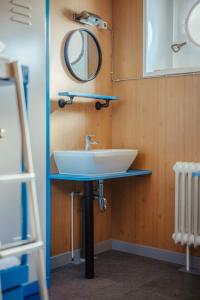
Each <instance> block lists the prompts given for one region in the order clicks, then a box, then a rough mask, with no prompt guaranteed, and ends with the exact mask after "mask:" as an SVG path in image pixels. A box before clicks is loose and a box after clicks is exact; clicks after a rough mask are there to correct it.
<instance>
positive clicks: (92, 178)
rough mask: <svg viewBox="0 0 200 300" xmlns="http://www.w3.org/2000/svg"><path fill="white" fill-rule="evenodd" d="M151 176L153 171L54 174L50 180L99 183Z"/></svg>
mask: <svg viewBox="0 0 200 300" xmlns="http://www.w3.org/2000/svg"><path fill="white" fill-rule="evenodd" d="M151 174H152V171H150V170H130V171H127V172H125V173H113V174H103V175H88V176H83V175H68V174H58V173H54V174H51V175H50V179H51V180H67V181H97V180H109V179H118V178H126V177H135V176H145V175H151Z"/></svg>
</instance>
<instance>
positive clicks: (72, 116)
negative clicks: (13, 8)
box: [50, 0, 112, 255]
mask: <svg viewBox="0 0 200 300" xmlns="http://www.w3.org/2000/svg"><path fill="white" fill-rule="evenodd" d="M83 10H88V11H91V12H93V13H95V14H97V15H100V16H101V17H102V18H103V19H105V21H107V22H108V23H109V24H110V25H111V26H112V1H111V0H102V1H98V0H84V1H80V0H67V1H66V0H61V1H56V0H52V1H51V70H50V75H51V153H53V151H55V150H67V149H68V150H76V149H84V136H85V135H86V134H92V133H94V132H95V133H96V138H97V139H98V140H99V141H100V145H98V146H95V147H96V148H111V143H112V128H111V126H112V121H111V112H112V108H111V107H110V108H108V109H102V110H101V111H96V109H95V102H91V101H88V100H85V102H84V104H83V101H79V99H75V104H73V105H72V106H66V107H65V108H64V109H60V108H59V107H58V105H57V102H56V101H55V100H57V99H58V92H60V91H79V92H90V93H101V94H108V95H110V94H111V95H112V82H111V77H110V71H111V50H112V49H111V42H112V41H111V33H110V31H104V30H99V29H96V28H94V27H91V26H86V27H85V26H84V25H81V24H78V23H75V22H73V21H72V13H73V12H77V13H79V12H81V11H83ZM82 27H84V28H87V29H89V30H91V31H92V32H93V33H94V34H95V35H96V37H97V39H98V40H99V42H100V45H101V47H102V53H103V63H102V68H101V71H100V73H99V75H98V76H97V78H96V79H95V80H93V81H91V82H88V83H80V82H77V81H76V80H74V79H73V78H72V77H71V76H70V74H69V72H68V71H67V69H66V67H65V66H64V60H63V54H62V51H63V45H64V41H65V39H66V36H67V34H68V33H69V32H70V31H71V30H75V29H78V28H82ZM95 147H94V148H95ZM51 171H52V172H55V171H57V168H56V166H55V163H54V159H53V156H52V163H51ZM72 190H74V191H79V190H82V185H81V184H79V185H77V184H76V185H75V184H73V183H66V182H65V183H64V182H61V183H58V182H57V183H53V184H52V189H51V201H52V224H51V227H52V255H55V254H59V253H63V252H66V251H68V250H69V249H70V242H69V205H70V203H69V201H70V199H69V193H70V192H71V191H72ZM108 198H109V193H108ZM109 201H111V199H110V198H109ZM58 215H60V219H58ZM80 220H81V202H80V201H79V200H76V201H75V239H76V243H75V246H76V247H80V230H81V229H80ZM110 236H111V210H110V209H108V211H107V212H106V213H104V214H103V213H100V212H99V211H98V208H97V203H95V240H96V241H101V240H105V239H108V238H110Z"/></svg>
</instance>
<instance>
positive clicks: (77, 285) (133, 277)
mask: <svg viewBox="0 0 200 300" xmlns="http://www.w3.org/2000/svg"><path fill="white" fill-rule="evenodd" d="M178 269H179V266H176V265H174V264H169V263H164V262H160V261H157V260H153V259H149V258H144V257H140V256H135V255H130V254H125V253H121V252H116V251H109V252H106V253H103V254H101V255H99V256H97V258H96V260H95V272H96V278H95V279H92V280H88V279H84V277H83V274H84V265H83V264H82V265H68V266H67V267H63V268H61V269H59V270H57V271H56V272H54V273H53V274H52V287H51V289H50V299H51V300H65V299H66V300H68V299H88V300H92V299H95V300H96V299H97V300H99V299H103V300H106V299H114V300H115V299H116V300H118V299H126V300H128V299H133V300H200V277H198V276H195V275H190V274H186V273H183V272H179V271H178Z"/></svg>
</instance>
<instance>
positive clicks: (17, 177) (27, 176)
mask: <svg viewBox="0 0 200 300" xmlns="http://www.w3.org/2000/svg"><path fill="white" fill-rule="evenodd" d="M34 178H35V174H34V173H24V174H11V175H0V182H1V181H20V182H27V181H30V180H32V179H34Z"/></svg>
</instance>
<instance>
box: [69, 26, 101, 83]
mask: <svg viewBox="0 0 200 300" xmlns="http://www.w3.org/2000/svg"><path fill="white" fill-rule="evenodd" d="M64 59H65V63H66V66H67V68H68V70H69V72H70V73H71V75H72V76H73V77H74V78H75V79H76V80H78V81H82V82H87V81H91V80H93V79H95V78H96V77H97V75H98V73H99V71H100V69H101V65H102V51H101V47H100V44H99V42H98V40H97V38H96V37H95V35H94V34H93V33H92V32H90V31H89V30H87V29H78V30H74V31H72V32H71V33H70V34H69V35H68V36H67V39H66V41H65V45H64Z"/></svg>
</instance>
